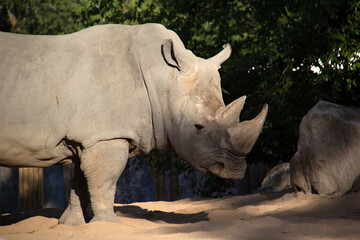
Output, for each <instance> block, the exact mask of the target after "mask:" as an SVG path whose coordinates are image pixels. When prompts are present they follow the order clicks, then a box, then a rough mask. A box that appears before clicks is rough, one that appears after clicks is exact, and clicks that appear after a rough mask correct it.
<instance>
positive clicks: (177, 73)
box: [0, 24, 268, 225]
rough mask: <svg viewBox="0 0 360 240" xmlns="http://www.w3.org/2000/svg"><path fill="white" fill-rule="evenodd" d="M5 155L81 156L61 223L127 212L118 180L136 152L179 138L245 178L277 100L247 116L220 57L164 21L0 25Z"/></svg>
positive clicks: (202, 165)
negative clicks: (202, 54)
mask: <svg viewBox="0 0 360 240" xmlns="http://www.w3.org/2000/svg"><path fill="white" fill-rule="evenodd" d="M0 43H1V44H0V56H1V58H0V111H1V112H0V113H1V114H0V165H2V166H7V167H49V166H53V165H56V164H67V163H74V165H75V171H74V178H73V181H72V186H71V188H72V190H71V193H70V203H69V205H68V207H67V208H66V210H65V211H64V213H63V215H62V216H61V218H60V219H59V223H64V224H69V225H79V224H83V223H85V219H86V215H85V209H86V207H87V205H88V203H91V206H92V210H93V213H94V217H93V218H92V219H91V221H114V222H116V221H118V218H117V217H116V215H115V214H114V210H113V203H114V194H115V187H116V181H117V179H118V178H119V176H120V174H121V173H122V171H123V169H124V167H125V165H126V162H127V160H128V158H129V157H132V156H135V155H136V154H147V153H149V152H150V151H151V150H152V149H163V148H164V147H167V146H168V145H171V146H172V147H173V148H174V149H175V151H176V152H177V153H178V154H179V156H180V157H182V158H183V159H184V160H186V161H188V162H189V163H191V164H192V165H193V166H194V167H195V168H196V169H198V170H200V171H202V172H203V173H206V174H212V175H215V176H218V177H221V178H229V179H240V178H243V176H244V171H245V169H246V161H245V156H246V154H247V153H249V151H250V150H251V149H252V147H253V145H254V143H255V141H256V139H257V138H258V136H259V134H260V131H261V129H262V126H263V124H264V121H265V118H266V115H267V109H268V106H267V105H266V104H265V105H264V107H263V109H262V111H261V112H260V113H259V115H258V116H257V117H255V118H254V119H253V120H250V121H244V122H239V114H240V111H241V110H242V108H243V106H244V102H245V96H243V97H240V98H239V99H237V100H235V101H234V102H232V103H230V104H229V105H227V106H225V105H224V102H223V99H222V92H221V86H220V75H219V72H218V69H219V68H220V65H221V64H222V63H223V62H224V61H225V60H226V59H227V58H228V57H229V56H230V54H231V47H230V45H229V44H226V45H224V49H223V50H221V51H220V52H219V53H218V54H217V55H215V56H214V57H211V58H209V59H203V58H199V57H196V56H195V55H194V54H193V53H192V52H191V51H190V50H187V49H186V48H185V47H184V45H183V43H182V41H181V40H180V38H179V37H178V36H177V34H176V33H175V32H173V31H171V30H168V29H166V28H165V27H164V26H162V25H159V24H145V25H134V26H125V25H116V24H115V25H102V26H95V27H90V28H88V29H85V30H82V31H79V32H76V33H72V34H68V35H62V36H34V35H20V34H12V33H1V34H0Z"/></svg>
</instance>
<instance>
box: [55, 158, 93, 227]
mask: <svg viewBox="0 0 360 240" xmlns="http://www.w3.org/2000/svg"><path fill="white" fill-rule="evenodd" d="M89 202H90V198H89V192H88V188H87V183H86V180H85V177H84V174H83V172H82V171H81V170H80V163H79V162H76V163H75V170H74V177H73V179H72V181H71V192H70V200H69V205H68V206H67V208H66V210H65V212H64V213H63V214H62V216H61V217H60V219H59V223H61V224H67V225H73V226H76V225H81V224H84V223H85V218H84V216H86V208H87V206H88V204H89Z"/></svg>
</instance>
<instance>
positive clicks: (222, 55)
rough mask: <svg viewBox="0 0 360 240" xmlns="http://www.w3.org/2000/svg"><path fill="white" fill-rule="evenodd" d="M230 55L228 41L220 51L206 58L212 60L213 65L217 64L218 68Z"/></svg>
mask: <svg viewBox="0 0 360 240" xmlns="http://www.w3.org/2000/svg"><path fill="white" fill-rule="evenodd" d="M230 55H231V46H230V44H229V43H227V44H225V45H224V46H223V50H222V51H221V52H219V53H218V54H216V55H215V56H213V57H211V58H209V59H208V60H209V61H210V62H212V63H213V64H214V65H215V66H217V68H218V69H219V68H220V67H221V64H222V63H223V62H225V60H226V59H228V58H229V57H230Z"/></svg>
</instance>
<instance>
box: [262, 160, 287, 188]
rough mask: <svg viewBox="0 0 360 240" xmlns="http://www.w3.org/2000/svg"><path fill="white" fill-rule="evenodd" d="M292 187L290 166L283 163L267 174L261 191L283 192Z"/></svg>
mask: <svg viewBox="0 0 360 240" xmlns="http://www.w3.org/2000/svg"><path fill="white" fill-rule="evenodd" d="M290 187H291V185H290V164H289V163H281V164H279V165H276V166H275V167H274V168H272V169H271V170H270V171H269V172H268V173H267V174H266V176H265V178H264V180H263V181H262V183H261V188H260V190H265V189H271V190H272V191H274V192H281V191H283V190H285V189H287V188H290Z"/></svg>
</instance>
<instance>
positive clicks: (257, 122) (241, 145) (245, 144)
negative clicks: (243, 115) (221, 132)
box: [227, 104, 268, 156]
mask: <svg viewBox="0 0 360 240" xmlns="http://www.w3.org/2000/svg"><path fill="white" fill-rule="evenodd" d="M267 112H268V105H267V104H265V105H264V106H263V108H262V110H261V112H260V113H259V114H258V115H257V116H256V117H255V118H254V119H252V120H249V121H243V122H239V123H236V124H234V125H232V126H231V127H229V128H228V130H227V131H228V134H229V136H228V137H229V143H230V148H231V150H232V152H234V153H235V154H236V155H240V156H245V155H246V154H248V153H249V152H250V151H251V149H252V147H253V146H254V144H255V142H256V140H257V138H258V137H259V135H260V132H261V129H262V127H263V125H264V122H265V118H266V115H267Z"/></svg>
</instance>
